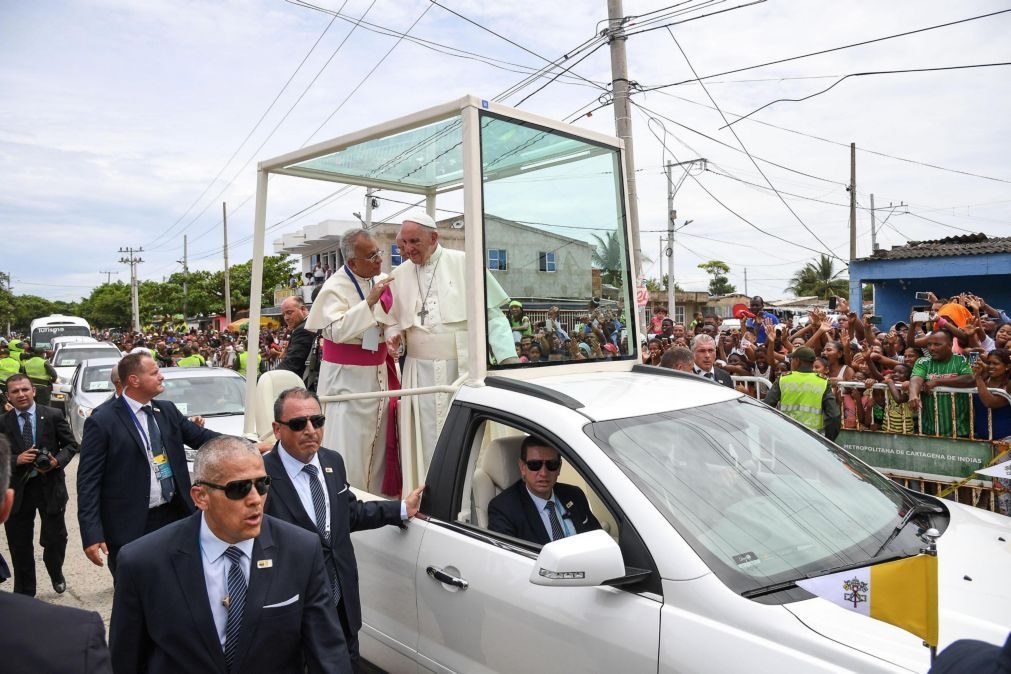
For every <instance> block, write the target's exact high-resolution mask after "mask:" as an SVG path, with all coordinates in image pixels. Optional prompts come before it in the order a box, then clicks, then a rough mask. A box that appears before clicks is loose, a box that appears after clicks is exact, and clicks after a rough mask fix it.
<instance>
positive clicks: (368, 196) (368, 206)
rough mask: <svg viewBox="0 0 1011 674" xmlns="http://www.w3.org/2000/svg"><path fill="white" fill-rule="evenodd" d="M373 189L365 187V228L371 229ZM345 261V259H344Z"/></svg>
mask: <svg viewBox="0 0 1011 674" xmlns="http://www.w3.org/2000/svg"><path fill="white" fill-rule="evenodd" d="M374 192H375V190H374V189H373V188H371V187H366V188H365V229H372V208H373V206H372V202H373V201H374V199H373V197H372V194H373V193H374ZM345 261H346V260H345Z"/></svg>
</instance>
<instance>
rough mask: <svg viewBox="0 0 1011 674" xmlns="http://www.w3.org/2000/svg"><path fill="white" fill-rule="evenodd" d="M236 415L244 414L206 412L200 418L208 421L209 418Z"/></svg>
mask: <svg viewBox="0 0 1011 674" xmlns="http://www.w3.org/2000/svg"><path fill="white" fill-rule="evenodd" d="M236 414H242V412H204V413H203V414H201V415H200V416H202V417H203V418H204V419H206V418H208V417H230V416H234V415H236Z"/></svg>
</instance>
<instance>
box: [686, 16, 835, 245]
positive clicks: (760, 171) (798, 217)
mask: <svg viewBox="0 0 1011 674" xmlns="http://www.w3.org/2000/svg"><path fill="white" fill-rule="evenodd" d="M667 32H668V33H670V37H671V39H672V40H674V44H675V46H677V48H678V51H680V52H681V55H682V56H683V57H684V59H685V63H687V64H688V68H689V69H690V70H691V71H692V75H695V76H696V77H697V76H698V73H696V72H695V66H694V65H692V62H691V59H689V58H688V54H687V53H685V50H684V49H683V48H682V47H681V43H680V42H678V40H677V38H676V37H674V31H672V30H671V29H670V28H668V29H667ZM699 86H701V87H702V90H703V91H704V92H706V96H708V97H709V100H710V102H711V103H712V104H713V105H714V106H716V111H717V112H719V113H720V117H721V118H723V121H724V122H726V121H727V116H726V115H724V114H723V111H722V110H720V106H719V104H718V103H717V102H716V99H715V98H713V95H712V94H710V93H709V89H708V88H707V87H706V85H705V83H704V82H702V81H701V80H699ZM730 132H731V133H732V134H733V135H734V139H735V140H737V143H738V144H739V145H740V146H741V149H742V150H744V154H746V155H748V159H750V160H751V163H752V164H754V166H755V169H756V170H757V171H758V172H759V173H760V174H761V175H762V178H764V179H765V182H767V183H768V184H769V187H771V188H772V191H773V192H775V194H776V196H777V197H779V200H780V201H781V202H783V205H784V206H786V210H788V211H790V214H791V215H792V216H793V217H794V218H795V219H796V220H797V222H799V223H800V224H801V225H802V226H803V227H804V229H805V230H807V233H808V234H810V235H811V236H813V237H814V239H815V241H817V242H818V243H820V244H821V245H822V247H823V248H824V249H825V250H826V251H827V252H828V254H829V255H830V256H831V257H834V258H835V259H837V260H839V261H840V262H844V261H843V259H842V258H840V257H839V256H838V255H836V254H835V253H834V252H832V249H831V248H829V247H828V246H827V245H826V244H825V242H824V241H822V240H821V237H819V236H818V235H817V234H815V233H814V230H812V229H811V228H810V227H808V226H807V223H806V222H804V221H803V220H802V219H801V217H800V216H799V215H797V212H796V211H795V210H793V207H792V206H790V204H789V203H787V201H786V199H784V198H783V195H782V194H780V193H779V190H777V189H776V186H775V185H773V184H772V181H771V180H769V177H768V176H767V175H765V171H763V170H762V167H760V166H759V165H758V162H757V161H755V158H754V157H752V156H751V153H750V152H749V151H748V148H747V146H745V144H744V141H742V140H741V139H740V137H739V136H738V135H737V131H735V130H734V129H733V128H731V129H730ZM844 264H845V263H844Z"/></svg>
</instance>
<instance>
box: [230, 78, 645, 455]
mask: <svg viewBox="0 0 1011 674" xmlns="http://www.w3.org/2000/svg"><path fill="white" fill-rule="evenodd" d="M482 110H485V111H488V112H491V113H493V114H495V115H497V116H499V117H503V118H506V119H511V120H515V121H517V122H520V123H529V124H535V125H538V126H541V127H544V128H547V129H549V130H552V131H559V132H561V133H563V134H565V135H567V136H570V137H575V138H581V139H585V140H587V141H590V142H592V143H596V144H600V145H604V146H607V147H610V148H614V149H616V150H617V151H618V152H619V153H623V152H624V143H623V142H622V141H621V140H620V139H618V138H615V137H613V136H608V135H606V134H602V133H598V132H596V131H591V130H588V129H582V128H578V127H574V126H571V125H569V124H565V123H563V122H559V121H557V120H553V119H549V118H547V117H542V116H540V115H535V114H532V113H529V112H525V111H522V110H517V109H515V108H511V107H508V106H504V105H500V104H498V103H494V102H490V101H487V100H482V99H480V98H478V97H476V96H464V97H462V98H459V99H456V100H454V101H450V102H448V103H443V104H441V105H436V106H434V107H431V108H428V109H425V110H421V111H419V112H416V113H413V114H410V115H407V116H404V117H399V118H397V119H393V120H390V121H387V122H383V123H381V124H376V125H374V126H371V127H368V128H365V129H361V130H359V131H354V132H351V133H348V134H345V135H343V136H339V137H337V138H334V139H331V140H327V141H323V142H320V143H317V144H315V145H312V146H310V147H306V148H302V149H300V150H295V151H293V152H289V153H286V154H283V155H280V156H278V157H274V158H273V159H267V160H265V161H262V162H260V163H259V164H258V166H257V171H256V209H255V215H254V224H253V264H252V273H251V282H250V294H249V297H250V306H249V323H248V326H249V327H248V330H249V332H248V335H247V348H248V349H257V352H258V350H259V342H260V313H261V307H260V302H258V301H256V299H255V298H259V297H261V296H262V294H263V252H264V251H263V248H264V239H265V236H266V216H267V184H268V176H269V175H270V174H272V173H273V174H278V175H288V176H293V177H299V178H310V179H314V180H324V181H327V182H335V183H341V184H348V185H359V186H363V187H375V188H383V189H389V190H395V191H399V192H406V193H414V194H419V195H425V210H426V212H427V213H428V214H429V215H431V216H432V217H433V218H434V217H435V206H436V197H437V196H438V195H439V194H443V193H446V192H450V191H453V190H458V189H461V188H462V189H463V203H464V223H465V225H464V226H465V228H466V237H465V249H464V250H465V253H466V255H467V258H468V259H470V260H478V261H480V263H478V264H473V265H469V266H468V269H467V294H466V302H467V315H468V316H482V317H483V316H484V315H485V306H484V304H485V294H484V283H485V277H484V274H485V268H484V264H483V260H484V227H483V224H482V223H483V198H482V185H483V179H484V178H486V177H487V176H485V175H483V172H482V165H481V133H480V111H482ZM453 118H459V119H460V121H461V130H462V154H463V170H462V172H461V174H460V176H459V177H456V178H453V179H448V180H445V181H441V182H435V183H431V184H421V185H416V184H409V183H406V182H398V181H394V180H389V179H385V178H382V177H372V176H361V175H356V174H353V173H346V172H340V171H336V170H335V171H330V170H323V169H318V168H312V167H306V166H304V164H305V163H306V162H310V161H312V160H315V159H320V158H323V157H327V156H328V155H332V154H334V153H337V152H341V151H343V150H346V149H348V148H350V147H352V146H355V145H358V144H361V143H365V142H367V141H372V140H379V139H383V138H388V137H391V136H394V135H397V134H401V133H404V132H407V131H411V130H414V129H419V128H421V127H425V126H429V125H432V124H436V123H438V122H443V121H446V120H450V119H453ZM583 156H585V152H584V153H583ZM549 161H552V162H554V161H559V162H564V161H566V159H565V158H558V159H557V160H555V159H552V160H549ZM543 166H544V164H537V165H536V166H532V167H531V168H529V169H526V168H524V167H523V166H515V165H514V166H507V167H505V168H503V170H502V171H501V172H500V174H501V176H503V177H504V176H505V175H515V174H516V173H517V172H524V171H526V170H536V169H537V168H540V167H543ZM619 166H621V167H623V166H624V161H620V162H619ZM626 178H627V177H626V176H625V175H624V171H622V175H621V191H622V200H621V207H622V208H623V209H627V199H628V187H627V182H626ZM624 221H625V237H626V239H625V240H626V241H628V242H631V230H630V226H629V222H628V218H627V217H625V218H624ZM627 262H628V264H629V265H630V267H629V268H630V269H631V271H632V278H633V279H635V278H638V270H636V269H634V268H632V267H631V265H633V264H634V263H633V261H632V260H631V259H628V261H627ZM636 313H637V312H634V311H630V312H629V316H630V318H632V323H631V326H630V327H632V331H631V334H632V335H638V332H639V331H638V325H637V322H636V318H635V316H636ZM468 335H469V337H468V338H469V343H468V351H467V378H466V381H465V382H464V383H467V384H474V383H479V382H482V381H484V378H485V377H486V376H487V374H488V368H487V362H486V356H485V354H486V350H485V344H486V342H487V325H486V323H485V321H484V320H474V321H471V322H470V324H469V326H468ZM607 365H612V366H616V367H614V368H613V369H624V370H627V369H629V367H630V365H629V364H628V363H609V364H608V363H601V364H600V366H601V369H612V368H611V367H606V366H607ZM572 367H578V366H573V365H559V366H557V368H561V369H569V368H572ZM256 368H257V363H256V358H254V357H251V358H248V359H247V361H246V372H245V376H246V400H247V401H252V400H255V393H256ZM552 370H553V372H554V373H560V370H559V369H556V368H552ZM511 374H515V375H516V376H519V377H524V374H525V373H523V374H521V373H520V372H519V371H517V372H515V373H511ZM524 378H525V377H524ZM454 385H457V383H456V382H454ZM444 388H445V387H432V391H428V390H427V389H417V390H414V391H411V392H410V393H411V394H414V395H417V394H422V393H429V392H432V393H434V392H441V391H442V390H443V389H444ZM400 394H401V395H405V394H406V393H405V392H400ZM255 425H256V422H255V414H254V411H253V409H252V406H251V405H248V404H247V406H246V415H245V419H244V428H243V430H244V433H245V434H246V435H247V436H251V435H252V434H254V433H255Z"/></svg>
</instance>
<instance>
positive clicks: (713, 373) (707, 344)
mask: <svg viewBox="0 0 1011 674" xmlns="http://www.w3.org/2000/svg"><path fill="white" fill-rule="evenodd" d="M692 357H693V358H694V359H695V367H694V368H693V369H692V371H693V372H695V374H697V375H699V376H700V377H704V378H705V379H712V380H713V381H716V382H719V383H720V384H723V385H724V386H728V387H730V388H734V380H733V379H732V378H731V376H730V373H729V372H727V371H726V370H724V369H722V368H719V367H716V341H715V340H714V339H713V338H712V337H710V336H709V335H695V338H694V339H692Z"/></svg>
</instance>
